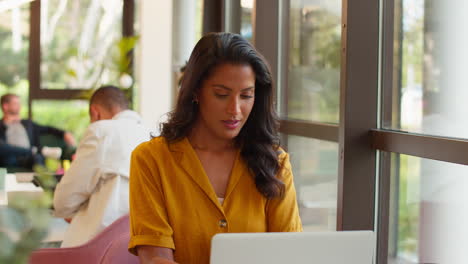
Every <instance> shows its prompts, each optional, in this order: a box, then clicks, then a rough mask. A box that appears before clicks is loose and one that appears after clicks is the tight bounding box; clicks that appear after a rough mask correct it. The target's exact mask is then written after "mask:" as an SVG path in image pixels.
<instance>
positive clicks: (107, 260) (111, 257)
mask: <svg viewBox="0 0 468 264" xmlns="http://www.w3.org/2000/svg"><path fill="white" fill-rule="evenodd" d="M129 240H130V234H128V233H127V234H124V235H122V236H120V237H119V238H117V239H115V240H114V241H112V244H111V245H110V246H109V248H108V249H107V250H106V252H105V253H104V256H103V257H102V260H101V261H100V262H99V263H101V264H138V263H139V261H138V257H137V256H135V255H132V254H130V252H128V241H129Z"/></svg>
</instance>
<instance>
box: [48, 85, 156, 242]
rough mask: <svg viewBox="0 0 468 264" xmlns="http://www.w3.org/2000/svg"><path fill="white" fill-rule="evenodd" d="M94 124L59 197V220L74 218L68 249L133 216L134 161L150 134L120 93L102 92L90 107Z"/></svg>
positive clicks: (56, 199) (112, 89)
mask: <svg viewBox="0 0 468 264" xmlns="http://www.w3.org/2000/svg"><path fill="white" fill-rule="evenodd" d="M89 115H90V119H91V124H90V125H89V127H88V128H87V130H86V132H85V135H84V137H83V139H82V141H81V142H80V144H79V145H78V149H77V151H76V157H75V160H74V161H73V162H72V163H71V166H70V168H69V169H68V170H67V171H66V172H65V174H64V176H63V177H62V179H61V181H60V183H59V184H58V185H57V186H56V189H55V193H54V210H55V216H57V217H63V218H72V220H71V223H70V225H69V226H68V229H67V231H66V233H65V238H64V240H63V243H62V247H71V246H78V245H81V244H83V243H86V242H87V241H88V240H90V239H92V238H93V237H94V236H95V235H96V234H97V233H99V232H100V231H101V230H102V229H104V228H105V227H106V226H108V225H110V224H111V223H112V222H113V221H114V220H116V219H117V218H119V217H120V216H122V215H124V214H127V213H128V210H129V201H128V177H129V170H130V156H131V153H132V151H133V149H134V148H135V147H136V146H137V145H139V144H140V143H142V142H144V141H147V140H149V139H150V137H151V136H150V131H149V130H148V129H147V128H146V127H145V126H144V125H143V124H142V120H141V118H140V116H139V115H138V114H137V113H136V112H134V111H131V110H129V109H128V101H127V99H126V98H125V95H124V94H123V92H122V91H120V90H119V89H118V88H116V87H113V86H105V87H101V88H99V89H98V90H96V92H95V93H94V94H93V96H92V97H91V100H90V103H89Z"/></svg>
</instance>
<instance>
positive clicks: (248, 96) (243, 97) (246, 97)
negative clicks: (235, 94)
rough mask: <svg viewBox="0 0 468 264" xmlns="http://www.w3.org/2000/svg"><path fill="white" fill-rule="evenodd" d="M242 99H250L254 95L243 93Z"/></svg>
mask: <svg viewBox="0 0 468 264" xmlns="http://www.w3.org/2000/svg"><path fill="white" fill-rule="evenodd" d="M241 98H242V99H250V98H253V95H247V94H241Z"/></svg>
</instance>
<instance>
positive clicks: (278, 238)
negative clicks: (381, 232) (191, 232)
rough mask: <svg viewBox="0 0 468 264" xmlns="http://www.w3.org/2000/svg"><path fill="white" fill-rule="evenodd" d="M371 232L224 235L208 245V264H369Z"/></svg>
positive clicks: (372, 246)
mask: <svg viewBox="0 0 468 264" xmlns="http://www.w3.org/2000/svg"><path fill="white" fill-rule="evenodd" d="M374 248H375V236H374V233H373V232H372V231H339V232H303V233H236V234H234V233H230V234H229V233H225V234H217V235H215V236H214V237H213V239H212V242H211V261H210V263H211V264H234V263H236V264H237V263H243V264H254V263H255V264H259V263H260V264H261V263H268V264H280V263H281V264H285V263H286V264H296V263H297V264H299V263H301V264H303V263H320V264H343V263H346V264H372V263H373V261H374Z"/></svg>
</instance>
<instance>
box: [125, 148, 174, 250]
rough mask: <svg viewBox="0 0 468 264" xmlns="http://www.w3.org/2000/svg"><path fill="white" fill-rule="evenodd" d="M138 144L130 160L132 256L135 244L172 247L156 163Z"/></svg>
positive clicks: (172, 242) (130, 247)
mask: <svg viewBox="0 0 468 264" xmlns="http://www.w3.org/2000/svg"><path fill="white" fill-rule="evenodd" d="M144 144H146V143H144ZM144 146H146V145H144ZM141 147H142V145H140V147H137V149H136V150H134V151H133V153H132V159H131V163H130V242H129V245H128V248H129V251H130V252H131V253H133V254H135V255H137V252H136V247H137V246H141V245H147V246H156V247H164V248H171V249H175V245H174V240H173V237H172V235H173V229H172V227H171V225H170V223H169V220H168V215H167V210H166V207H165V205H166V203H165V199H164V190H163V187H162V185H161V177H162V176H161V174H160V170H159V166H158V164H157V163H156V161H155V160H154V159H153V158H152V155H151V154H150V153H145V152H144V151H143V149H142V148H141ZM147 151H148V152H149V151H154V150H149V149H148V150H147Z"/></svg>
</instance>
